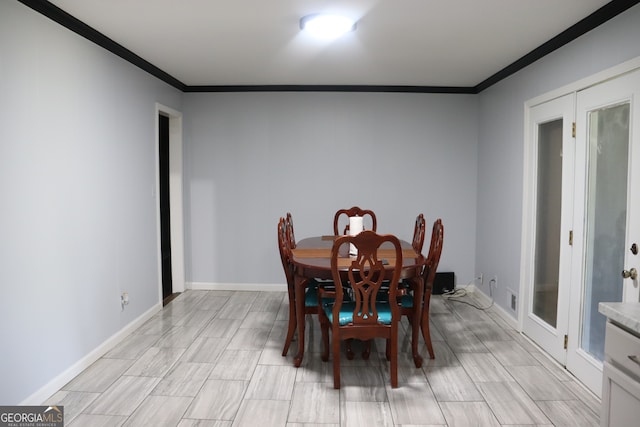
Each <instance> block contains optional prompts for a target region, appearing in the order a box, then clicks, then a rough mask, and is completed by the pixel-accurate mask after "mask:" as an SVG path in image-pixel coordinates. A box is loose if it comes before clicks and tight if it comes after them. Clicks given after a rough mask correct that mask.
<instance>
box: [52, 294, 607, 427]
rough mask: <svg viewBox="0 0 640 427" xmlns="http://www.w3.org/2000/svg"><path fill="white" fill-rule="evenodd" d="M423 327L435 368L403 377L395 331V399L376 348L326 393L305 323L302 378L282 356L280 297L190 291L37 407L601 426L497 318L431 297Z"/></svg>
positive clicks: (169, 418) (344, 420)
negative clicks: (429, 334) (428, 327)
mask: <svg viewBox="0 0 640 427" xmlns="http://www.w3.org/2000/svg"><path fill="white" fill-rule="evenodd" d="M431 313H432V314H431V322H432V335H433V337H432V338H433V344H434V348H435V352H436V359H435V360H429V359H428V358H425V364H424V366H423V368H422V369H416V368H415V367H414V366H413V364H412V362H411V358H410V357H409V353H410V351H409V350H410V347H409V339H408V335H407V334H406V332H407V330H408V329H409V328H408V324H407V323H406V321H405V320H403V324H402V325H401V331H402V333H401V361H400V370H399V371H400V372H399V384H400V387H399V388H397V389H391V388H390V386H389V379H388V365H387V362H386V360H385V358H384V355H383V354H382V355H380V354H379V353H378V351H379V349H382V350H384V342H383V341H380V342H377V343H375V344H374V345H375V347H374V348H373V349H372V350H375V351H372V355H371V358H370V359H369V360H368V361H364V360H362V359H361V358H359V357H358V356H356V359H354V360H352V361H347V360H346V359H345V358H343V359H342V361H341V368H342V369H341V373H342V388H341V389H340V390H335V389H334V388H333V378H332V370H331V369H332V365H331V361H329V362H327V363H323V362H322V361H321V360H320V355H319V351H320V331H319V327H318V324H317V323H318V322H317V319H316V318H315V317H313V318H312V317H308V318H307V324H308V325H309V324H311V325H313V327H307V332H308V334H309V335H308V339H307V343H308V348H307V352H306V354H305V360H304V362H303V366H302V367H300V368H297V369H296V368H294V367H293V365H292V357H293V355H294V353H295V350H296V348H295V342H294V344H292V348H291V349H290V352H289V355H288V356H287V357H282V356H281V352H282V343H283V342H284V335H285V332H286V326H287V315H288V310H287V298H286V294H285V293H284V292H234V291H187V292H185V293H183V294H181V295H180V296H179V297H178V298H176V299H175V300H174V301H172V302H171V303H170V304H169V305H168V306H167V307H165V308H164V309H163V310H162V311H161V312H160V313H158V314H157V315H155V316H154V317H153V318H152V319H151V320H149V321H148V322H147V323H146V324H145V325H143V326H142V327H140V328H139V329H138V330H137V331H135V332H134V333H133V334H131V335H130V336H129V337H128V338H126V339H125V340H124V341H123V342H122V343H121V344H119V345H118V346H117V347H116V348H114V349H113V350H112V351H110V352H109V353H108V354H106V355H105V356H104V357H103V358H101V359H100V360H98V361H97V362H96V363H95V364H93V365H92V366H90V367H89V368H88V369H86V370H85V371H84V372H82V373H81V374H80V375H78V376H77V377H76V378H75V379H73V380H72V381H71V382H69V383H68V384H67V385H65V386H64V387H63V388H62V389H61V390H60V391H58V392H57V393H56V394H55V395H54V396H52V397H51V398H50V399H49V400H48V401H47V402H46V403H47V404H60V405H64V408H65V418H66V425H68V426H70V427H88V426H154V427H156V426H179V427H187V426H202V427H204V426H207V427H213V426H216V427H222V426H252V427H253V426H260V427H269V426H276V427H283V426H284V427H298V426H306V427H311V426H325V427H326V426H348V427H352V426H354V427H355V426H451V427H454V426H455V427H459V426H523V425H526V426H580V427H585V426H597V425H598V420H599V416H598V412H599V406H600V403H599V401H598V399H597V398H595V397H593V396H592V395H591V394H590V393H588V392H586V391H585V390H584V389H583V388H582V387H581V386H580V385H579V384H578V383H577V382H575V380H573V379H572V377H571V376H569V375H568V374H567V373H565V371H563V370H562V369H561V368H559V367H558V366H557V365H555V364H554V363H552V362H551V361H550V360H549V359H548V358H547V357H546V356H544V355H543V354H541V353H540V352H539V351H538V350H537V349H536V348H535V347H534V346H532V345H531V344H529V343H528V341H527V340H525V339H524V338H522V337H521V336H520V335H519V334H518V333H516V332H515V331H514V330H512V329H510V328H509V327H508V326H507V325H506V324H505V323H504V322H503V321H502V320H501V319H500V317H499V316H498V315H497V314H495V313H493V312H492V311H491V310H488V311H480V310H477V309H475V308H473V307H471V306H469V305H465V304H461V303H454V302H451V301H447V300H445V299H443V298H442V297H440V296H436V297H434V298H433V299H432V306H431ZM356 345H357V344H356ZM354 349H356V350H357V347H356V346H355V345H354ZM421 354H422V355H423V356H427V357H428V355H427V352H426V349H425V347H424V344H422V345H421Z"/></svg>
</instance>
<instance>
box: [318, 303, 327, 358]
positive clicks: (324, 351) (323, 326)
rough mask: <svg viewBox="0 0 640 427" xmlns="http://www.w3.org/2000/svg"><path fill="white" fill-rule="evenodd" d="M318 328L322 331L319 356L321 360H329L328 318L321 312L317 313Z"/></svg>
mask: <svg viewBox="0 0 640 427" xmlns="http://www.w3.org/2000/svg"><path fill="white" fill-rule="evenodd" d="M318 317H319V320H320V330H321V331H322V353H321V354H320V358H321V359H322V361H323V362H326V361H327V360H329V319H327V318H326V317H325V316H324V315H323V313H320V314H319V316H318Z"/></svg>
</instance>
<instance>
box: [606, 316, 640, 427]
mask: <svg viewBox="0 0 640 427" xmlns="http://www.w3.org/2000/svg"><path fill="white" fill-rule="evenodd" d="M603 378H604V379H603V385H602V413H601V415H600V426H601V427H629V426H637V425H640V338H639V337H638V336H636V335H635V334H633V333H631V332H630V331H628V330H626V329H623V328H621V327H619V326H617V325H615V324H613V323H611V322H610V321H609V322H607V332H606V338H605V363H604V370H603Z"/></svg>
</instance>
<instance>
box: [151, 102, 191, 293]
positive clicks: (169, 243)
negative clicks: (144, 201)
mask: <svg viewBox="0 0 640 427" xmlns="http://www.w3.org/2000/svg"><path fill="white" fill-rule="evenodd" d="M156 121H157V128H156V131H157V138H156V140H157V146H156V153H157V177H156V181H157V182H156V187H157V194H158V259H159V262H158V264H159V265H158V275H159V279H160V280H159V281H160V286H159V293H160V300H161V301H162V302H163V305H167V304H168V303H169V302H171V301H172V300H173V299H174V298H175V297H176V296H178V295H179V294H180V293H181V292H183V291H184V288H185V285H184V282H185V279H184V232H183V212H182V114H181V113H179V112H178V111H175V110H172V109H170V108H168V107H165V106H162V105H160V104H157V105H156Z"/></svg>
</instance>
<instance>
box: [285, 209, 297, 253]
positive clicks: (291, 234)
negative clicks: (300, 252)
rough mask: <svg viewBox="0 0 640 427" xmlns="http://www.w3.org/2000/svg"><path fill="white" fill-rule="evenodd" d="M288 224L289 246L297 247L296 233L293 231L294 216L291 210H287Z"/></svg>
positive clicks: (286, 219)
mask: <svg viewBox="0 0 640 427" xmlns="http://www.w3.org/2000/svg"><path fill="white" fill-rule="evenodd" d="M285 221H286V223H287V224H286V225H287V240H288V241H289V248H291V249H295V248H296V234H295V233H294V231H293V217H292V216H291V212H287V216H286V217H285Z"/></svg>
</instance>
